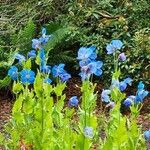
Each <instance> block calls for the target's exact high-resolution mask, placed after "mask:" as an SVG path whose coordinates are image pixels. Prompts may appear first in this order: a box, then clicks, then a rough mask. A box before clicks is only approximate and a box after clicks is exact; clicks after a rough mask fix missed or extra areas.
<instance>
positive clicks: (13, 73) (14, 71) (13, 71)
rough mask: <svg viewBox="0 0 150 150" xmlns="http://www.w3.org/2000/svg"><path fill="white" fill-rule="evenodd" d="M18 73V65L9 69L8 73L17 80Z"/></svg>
mask: <svg viewBox="0 0 150 150" xmlns="http://www.w3.org/2000/svg"><path fill="white" fill-rule="evenodd" d="M18 74H19V73H18V68H17V67H16V66H11V67H10V69H9V70H8V75H9V76H10V77H11V79H12V80H17V79H18Z"/></svg>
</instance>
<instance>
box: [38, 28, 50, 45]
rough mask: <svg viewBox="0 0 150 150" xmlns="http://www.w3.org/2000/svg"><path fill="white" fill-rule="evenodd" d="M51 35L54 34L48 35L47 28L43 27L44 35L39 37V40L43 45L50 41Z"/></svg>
mask: <svg viewBox="0 0 150 150" xmlns="http://www.w3.org/2000/svg"><path fill="white" fill-rule="evenodd" d="M50 37H52V36H51V35H46V29H45V28H43V29H42V36H41V37H40V38H39V41H40V42H41V43H42V44H43V45H45V44H46V43H47V42H48V41H49V39H50Z"/></svg>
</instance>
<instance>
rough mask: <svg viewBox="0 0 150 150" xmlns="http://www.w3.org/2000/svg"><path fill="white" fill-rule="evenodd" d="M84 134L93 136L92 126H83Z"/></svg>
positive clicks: (88, 136)
mask: <svg viewBox="0 0 150 150" xmlns="http://www.w3.org/2000/svg"><path fill="white" fill-rule="evenodd" d="M84 136H85V137H87V138H93V136H94V133H93V128H92V127H85V128H84Z"/></svg>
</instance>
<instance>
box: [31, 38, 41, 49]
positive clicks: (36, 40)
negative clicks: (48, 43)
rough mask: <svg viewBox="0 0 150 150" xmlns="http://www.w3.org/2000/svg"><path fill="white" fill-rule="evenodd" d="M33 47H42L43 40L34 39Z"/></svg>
mask: <svg viewBox="0 0 150 150" xmlns="http://www.w3.org/2000/svg"><path fill="white" fill-rule="evenodd" d="M32 48H33V49H41V41H40V40H39V39H32Z"/></svg>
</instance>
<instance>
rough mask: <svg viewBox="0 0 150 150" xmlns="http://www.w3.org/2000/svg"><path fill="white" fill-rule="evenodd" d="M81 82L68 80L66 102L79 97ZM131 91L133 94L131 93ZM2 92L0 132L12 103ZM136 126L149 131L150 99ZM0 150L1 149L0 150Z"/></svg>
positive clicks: (149, 149)
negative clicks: (73, 97)
mask: <svg viewBox="0 0 150 150" xmlns="http://www.w3.org/2000/svg"><path fill="white" fill-rule="evenodd" d="M80 86H81V81H80V79H79V78H77V77H74V78H72V79H70V81H69V82H68V83H67V87H66V89H65V93H66V96H67V100H69V98H70V97H72V96H77V97H78V98H79V97H80V96H81V92H80ZM103 87H104V85H103V84H102V83H101V84H100V83H98V84H97V87H96V91H98V99H97V109H96V110H97V112H98V113H99V112H100V111H102V110H103V108H104V104H102V102H101V100H100V93H101V92H102V89H103ZM132 89H133V88H132V87H131V88H128V89H127V91H126V93H127V95H130V94H133V93H135V91H136V89H135V88H134V90H132ZM131 91H133V93H132V92H131ZM3 93H4V92H0V132H3V130H4V128H3V127H4V125H5V124H6V123H7V122H8V121H9V119H10V118H11V110H12V106H13V103H14V100H13V98H12V95H11V94H9V93H8V94H5V95H4V94H3ZM122 111H123V113H129V110H127V109H126V108H124V107H123V108H122ZM138 124H139V125H142V130H143V131H145V130H148V129H150V97H147V98H146V99H145V100H144V103H143V107H142V110H141V113H140V115H139V117H138ZM0 150H1V149H0ZM147 150H150V142H147Z"/></svg>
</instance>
